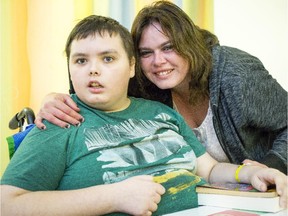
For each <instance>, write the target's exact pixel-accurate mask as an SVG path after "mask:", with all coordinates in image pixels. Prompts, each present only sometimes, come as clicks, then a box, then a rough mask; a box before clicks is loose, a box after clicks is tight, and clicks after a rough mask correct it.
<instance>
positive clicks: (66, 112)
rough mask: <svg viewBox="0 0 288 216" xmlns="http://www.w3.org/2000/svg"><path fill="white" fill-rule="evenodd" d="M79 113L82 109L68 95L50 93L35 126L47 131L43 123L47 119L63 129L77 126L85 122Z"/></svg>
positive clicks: (37, 116) (45, 99) (43, 102)
mask: <svg viewBox="0 0 288 216" xmlns="http://www.w3.org/2000/svg"><path fill="white" fill-rule="evenodd" d="M79 111H80V109H79V108H78V107H77V105H76V104H75V102H74V101H73V100H72V99H71V97H70V96H69V95H68V94H61V93H50V94H48V95H46V96H45V98H44V99H43V101H42V104H41V108H40V111H39V112H38V114H37V115H36V119H35V124H36V126H37V127H38V128H40V129H45V128H46V127H45V125H44V124H43V123H42V121H43V119H46V120H47V121H49V122H51V123H52V124H55V125H58V126H59V127H62V128H65V127H69V124H72V125H77V124H79V123H81V122H83V120H84V118H83V116H81V115H80V114H79V113H78V112H79Z"/></svg>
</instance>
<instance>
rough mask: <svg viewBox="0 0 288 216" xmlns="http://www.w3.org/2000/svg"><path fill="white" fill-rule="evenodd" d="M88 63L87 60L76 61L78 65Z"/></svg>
mask: <svg viewBox="0 0 288 216" xmlns="http://www.w3.org/2000/svg"><path fill="white" fill-rule="evenodd" d="M86 62H87V60H86V59H77V60H76V63H77V64H84V63H86Z"/></svg>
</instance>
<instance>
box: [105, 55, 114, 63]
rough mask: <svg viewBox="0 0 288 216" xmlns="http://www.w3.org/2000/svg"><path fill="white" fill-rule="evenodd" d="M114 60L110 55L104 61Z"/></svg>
mask: <svg viewBox="0 0 288 216" xmlns="http://www.w3.org/2000/svg"><path fill="white" fill-rule="evenodd" d="M112 61H113V58H112V57H110V56H106V57H104V62H112Z"/></svg>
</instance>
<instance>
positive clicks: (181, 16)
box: [131, 1, 219, 104]
mask: <svg viewBox="0 0 288 216" xmlns="http://www.w3.org/2000/svg"><path fill="white" fill-rule="evenodd" d="M155 22H156V23H159V24H160V25H161V27H162V30H163V31H164V34H166V35H167V36H168V38H169V39H170V41H171V43H172V45H173V47H174V49H175V51H176V52H177V53H178V54H179V55H180V56H182V57H184V58H185V59H187V60H188V61H189V64H190V70H189V72H188V73H189V74H190V77H191V80H190V83H189V89H190V98H189V102H190V103H191V104H197V103H198V102H199V101H201V100H202V99H204V98H206V97H208V95H209V86H208V84H209V75H210V73H211V71H212V51H211V50H212V46H214V45H215V44H218V43H219V42H218V38H217V37H216V36H215V35H213V34H212V33H210V32H209V31H207V30H204V29H201V28H199V27H198V26H196V25H195V24H194V23H193V21H192V20H191V19H190V18H189V16H188V15H187V14H186V13H185V12H184V11H183V10H182V9H181V8H179V7H178V6H177V5H175V4H173V3H171V2H169V1H157V2H154V3H153V4H152V5H150V6H146V7H145V8H143V9H142V10H141V11H140V12H139V13H138V14H137V16H136V18H135V20H134V22H133V25H132V28H131V34H132V38H133V41H134V46H135V53H136V62H137V63H136V77H135V79H136V80H137V82H138V84H139V89H138V90H139V91H140V92H141V95H142V96H143V97H145V98H148V99H154V100H155V99H157V100H159V97H165V96H167V90H166V93H165V90H161V89H159V88H158V87H157V86H156V85H154V84H153V83H152V82H150V81H149V80H148V79H147V78H146V76H145V75H144V73H143V72H142V70H141V67H140V55H139V49H138V47H139V42H140V39H141V35H142V32H143V30H144V29H145V28H147V26H149V25H151V24H152V23H155ZM163 100H165V99H163ZM160 101H161V98H160Z"/></svg>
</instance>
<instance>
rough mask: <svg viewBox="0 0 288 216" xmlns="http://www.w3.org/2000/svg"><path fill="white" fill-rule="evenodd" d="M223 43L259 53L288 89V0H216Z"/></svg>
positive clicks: (218, 31)
mask: <svg viewBox="0 0 288 216" xmlns="http://www.w3.org/2000/svg"><path fill="white" fill-rule="evenodd" d="M214 15H215V17H214V21H215V24H214V33H215V34H216V35H217V36H218V38H219V40H220V44H221V45H228V46H233V47H237V48H239V49H242V50H244V51H246V52H248V53H250V54H252V55H254V56H256V57H258V58H259V59H260V60H261V61H262V63H263V64H264V66H265V67H266V69H267V70H268V71H269V73H270V74H271V75H272V76H273V77H274V78H275V79H277V81H278V82H279V83H280V84H281V85H282V87H283V88H285V89H286V90H288V54H287V53H288V0H214Z"/></svg>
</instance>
